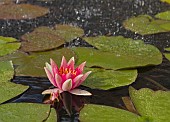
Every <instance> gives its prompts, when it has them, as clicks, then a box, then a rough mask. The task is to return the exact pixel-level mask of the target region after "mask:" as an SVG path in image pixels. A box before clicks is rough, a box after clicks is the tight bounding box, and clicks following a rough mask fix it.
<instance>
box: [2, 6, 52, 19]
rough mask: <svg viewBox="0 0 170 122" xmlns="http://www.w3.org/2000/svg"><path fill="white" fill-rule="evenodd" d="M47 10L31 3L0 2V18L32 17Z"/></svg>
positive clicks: (38, 15)
mask: <svg viewBox="0 0 170 122" xmlns="http://www.w3.org/2000/svg"><path fill="white" fill-rule="evenodd" d="M48 12H49V10H48V9H47V8H44V7H40V6H36V5H31V4H0V19H33V18H36V17H40V16H43V15H45V14H47V13H48Z"/></svg>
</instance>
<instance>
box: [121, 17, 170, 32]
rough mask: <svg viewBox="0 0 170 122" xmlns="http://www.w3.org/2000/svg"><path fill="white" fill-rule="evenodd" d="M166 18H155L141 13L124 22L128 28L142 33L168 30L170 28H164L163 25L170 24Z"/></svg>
mask: <svg viewBox="0 0 170 122" xmlns="http://www.w3.org/2000/svg"><path fill="white" fill-rule="evenodd" d="M169 23H170V22H169V21H166V20H154V19H153V18H152V17H151V16H148V15H139V16H137V17H132V18H130V19H128V20H126V21H124V22H123V25H124V27H125V28H126V29H128V30H131V31H133V32H135V33H138V34H141V35H148V34H155V33H162V32H168V31H170V29H168V30H167V29H166V28H163V27H162V25H164V24H169Z"/></svg>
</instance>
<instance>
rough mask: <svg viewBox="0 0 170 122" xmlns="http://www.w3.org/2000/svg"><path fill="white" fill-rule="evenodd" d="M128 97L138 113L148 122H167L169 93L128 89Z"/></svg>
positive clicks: (146, 89) (169, 110)
mask: <svg viewBox="0 0 170 122" xmlns="http://www.w3.org/2000/svg"><path fill="white" fill-rule="evenodd" d="M129 92H130V97H131V99H132V101H133V103H134V105H135V108H136V109H137V111H138V113H139V114H140V115H141V116H142V117H143V118H145V119H146V120H147V121H148V122H169V121H170V118H169V114H170V106H169V105H170V92H167V91H156V92H155V91H153V90H151V89H148V88H143V89H140V90H135V89H134V88H132V87H131V88H130V89H129Z"/></svg>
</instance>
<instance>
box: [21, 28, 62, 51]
mask: <svg viewBox="0 0 170 122" xmlns="http://www.w3.org/2000/svg"><path fill="white" fill-rule="evenodd" d="M21 39H22V40H23V41H22V42H21V44H22V46H21V50H23V51H25V52H30V51H44V50H49V49H53V48H56V47H59V46H61V45H62V44H64V43H65V41H64V39H62V38H61V37H59V36H57V35H53V34H51V33H45V32H34V31H33V32H32V33H28V34H25V35H23V36H22V37H21Z"/></svg>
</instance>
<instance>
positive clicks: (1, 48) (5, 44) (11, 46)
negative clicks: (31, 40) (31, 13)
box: [0, 36, 20, 56]
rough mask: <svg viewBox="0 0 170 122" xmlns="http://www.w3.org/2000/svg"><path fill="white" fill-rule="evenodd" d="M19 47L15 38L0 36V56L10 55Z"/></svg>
mask: <svg viewBox="0 0 170 122" xmlns="http://www.w3.org/2000/svg"><path fill="white" fill-rule="evenodd" d="M19 47H20V43H18V42H17V40H16V39H15V38H12V37H3V36H0V56H4V55H7V54H10V53H12V52H13V51H15V50H17V49H18V48H19Z"/></svg>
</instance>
